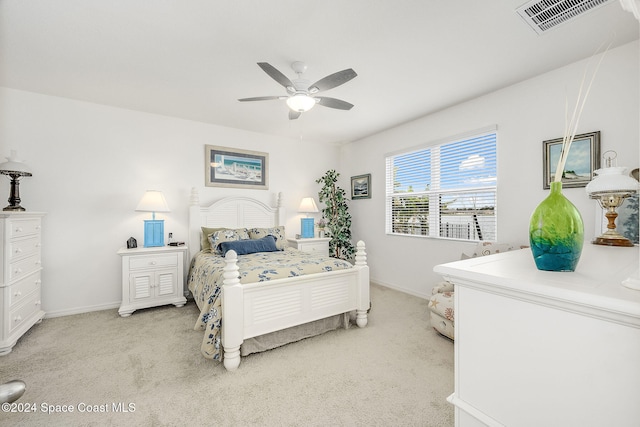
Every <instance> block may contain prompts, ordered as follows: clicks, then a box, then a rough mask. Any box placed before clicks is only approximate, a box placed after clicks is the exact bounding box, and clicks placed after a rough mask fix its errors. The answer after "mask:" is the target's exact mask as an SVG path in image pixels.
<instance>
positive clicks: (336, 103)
mask: <svg viewBox="0 0 640 427" xmlns="http://www.w3.org/2000/svg"><path fill="white" fill-rule="evenodd" d="M315 99H317V100H318V104H319V105H322V106H324V107H329V108H337V109H338V110H350V109H352V108H353V104H350V103H348V102H347V101H343V100H341V99H336V98H327V97H326V96H316V97H315Z"/></svg>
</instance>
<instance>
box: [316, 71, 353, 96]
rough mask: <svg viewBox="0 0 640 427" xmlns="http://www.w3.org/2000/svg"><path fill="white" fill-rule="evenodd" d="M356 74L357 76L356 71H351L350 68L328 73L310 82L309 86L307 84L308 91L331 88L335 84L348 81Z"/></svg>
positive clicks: (338, 84)
mask: <svg viewBox="0 0 640 427" xmlns="http://www.w3.org/2000/svg"><path fill="white" fill-rule="evenodd" d="M356 76H357V74H356V72H355V71H353V70H352V69H351V68H348V69H346V70H342V71H338V72H337V73H333V74H330V75H328V76H327V77H325V78H323V79H320V80H318V81H317V82H315V83H314V84H312V85H311V86H309V92H310V93H316V92H319V91H321V90H329V89H333V88H334V87H336V86H340V85H341V84H344V83H346V82H348V81H349V80H351V79H353V78H354V77H356Z"/></svg>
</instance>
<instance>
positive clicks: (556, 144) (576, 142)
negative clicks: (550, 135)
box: [542, 131, 600, 190]
mask: <svg viewBox="0 0 640 427" xmlns="http://www.w3.org/2000/svg"><path fill="white" fill-rule="evenodd" d="M561 151H562V138H556V139H551V140H548V141H543V142H542V166H543V183H542V188H544V189H545V190H548V189H549V188H550V187H551V181H553V180H554V179H555V174H556V167H557V166H558V160H559V159H560V152H561ZM599 167H600V131H597V132H590V133H583V134H581V135H576V136H575V138H574V139H573V143H572V144H571V149H570V150H569V157H568V158H567V163H566V164H565V167H564V172H563V174H562V187H563V188H572V187H586V185H587V184H588V183H589V181H591V179H592V178H593V171H594V170H596V169H598V168H599Z"/></svg>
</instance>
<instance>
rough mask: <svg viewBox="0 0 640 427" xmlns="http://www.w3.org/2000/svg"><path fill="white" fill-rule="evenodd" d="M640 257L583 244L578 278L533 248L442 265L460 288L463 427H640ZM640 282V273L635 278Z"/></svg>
mask: <svg viewBox="0 0 640 427" xmlns="http://www.w3.org/2000/svg"><path fill="white" fill-rule="evenodd" d="M639 255H640V254H639V249H638V247H637V246H636V247H634V248H619V247H605V246H596V245H592V244H590V243H585V246H584V248H583V252H582V256H581V259H580V262H579V263H578V267H577V269H576V271H575V272H550V271H540V270H537V269H536V267H535V264H534V261H533V257H532V255H531V251H530V250H529V249H523V250H519V251H511V252H505V253H501V254H496V255H491V256H487V257H480V258H472V259H469V260H464V261H457V262H453V263H449V264H443V265H439V266H436V268H435V271H436V272H437V273H440V274H442V275H443V276H444V277H445V278H447V279H448V280H450V281H451V282H453V283H454V286H455V314H456V320H455V337H456V340H455V344H454V346H455V392H454V394H452V395H451V397H450V398H449V401H450V402H451V403H453V404H454V405H455V413H456V426H484V425H489V426H535V427H538V426H581V427H588V426H594V427H595V426H598V427H599V426H629V427H631V426H637V425H638V420H640V405H638V396H640V365H639V362H638V361H640V291H636V290H632V289H629V288H626V287H624V286H622V284H621V282H622V281H623V280H625V279H627V278H628V277H630V276H632V275H633V274H634V273H635V272H637V269H638V263H639V258H638V257H639ZM636 274H637V273H636Z"/></svg>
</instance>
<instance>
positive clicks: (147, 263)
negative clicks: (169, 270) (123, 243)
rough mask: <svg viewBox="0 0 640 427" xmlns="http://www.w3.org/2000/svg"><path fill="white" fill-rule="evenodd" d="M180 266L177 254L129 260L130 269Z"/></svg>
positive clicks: (144, 256)
mask: <svg viewBox="0 0 640 427" xmlns="http://www.w3.org/2000/svg"><path fill="white" fill-rule="evenodd" d="M177 265H178V255H177V254H166V255H164V254H156V255H136V256H135V257H131V258H130V260H129V269H130V270H137V269H142V268H158V267H175V266H177Z"/></svg>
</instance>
